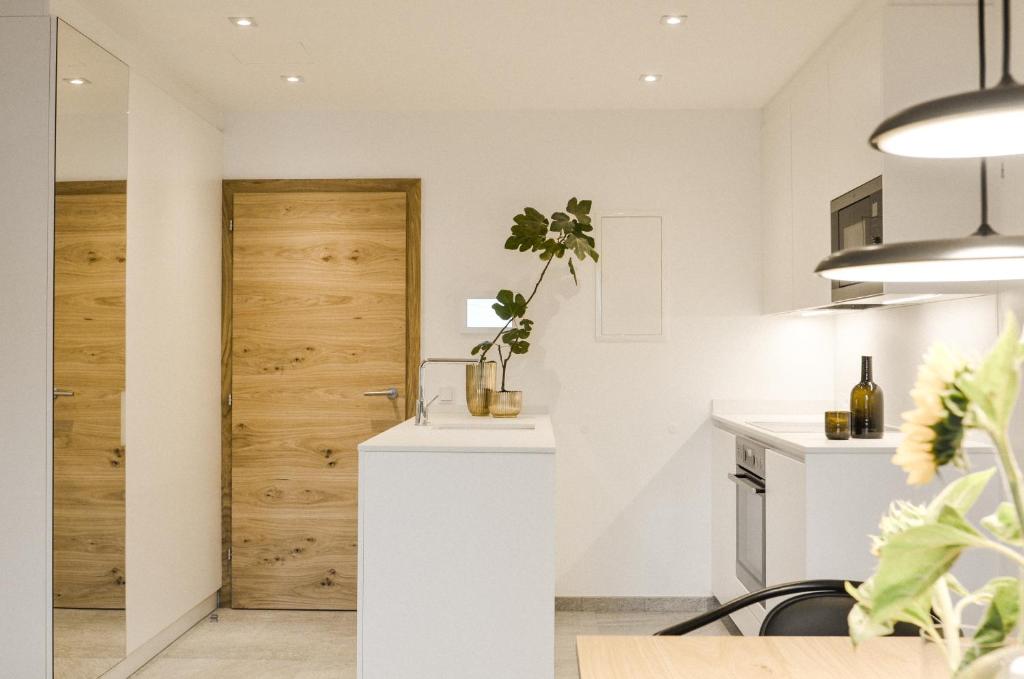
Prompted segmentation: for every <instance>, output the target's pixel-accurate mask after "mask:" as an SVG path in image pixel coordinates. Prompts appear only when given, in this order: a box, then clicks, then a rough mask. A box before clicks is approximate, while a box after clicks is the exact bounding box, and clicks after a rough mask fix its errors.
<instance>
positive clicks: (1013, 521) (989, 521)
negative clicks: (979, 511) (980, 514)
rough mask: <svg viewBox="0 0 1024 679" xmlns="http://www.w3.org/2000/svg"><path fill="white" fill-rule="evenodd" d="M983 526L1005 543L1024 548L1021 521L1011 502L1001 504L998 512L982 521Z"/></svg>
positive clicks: (997, 509)
mask: <svg viewBox="0 0 1024 679" xmlns="http://www.w3.org/2000/svg"><path fill="white" fill-rule="evenodd" d="M981 525H982V526H984V527H985V529H986V530H987V531H988V532H990V533H992V535H995V536H996V537H997V538H999V539H1000V540H1002V541H1003V542H1007V543H1009V544H1011V545H1017V546H1024V540H1022V539H1021V532H1020V520H1019V519H1018V518H1017V511H1016V510H1015V509H1014V508H1013V505H1012V504H1011V503H1009V502H1001V503H999V506H998V507H997V508H996V511H994V512H993V513H991V514H989V515H988V516H986V517H985V518H983V519H982V520H981Z"/></svg>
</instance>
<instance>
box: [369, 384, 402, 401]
mask: <svg viewBox="0 0 1024 679" xmlns="http://www.w3.org/2000/svg"><path fill="white" fill-rule="evenodd" d="M363 396H387V397H388V400H389V401H394V400H395V399H397V398H398V389H396V388H395V387H390V388H388V389H382V390H381V391H364V392H363Z"/></svg>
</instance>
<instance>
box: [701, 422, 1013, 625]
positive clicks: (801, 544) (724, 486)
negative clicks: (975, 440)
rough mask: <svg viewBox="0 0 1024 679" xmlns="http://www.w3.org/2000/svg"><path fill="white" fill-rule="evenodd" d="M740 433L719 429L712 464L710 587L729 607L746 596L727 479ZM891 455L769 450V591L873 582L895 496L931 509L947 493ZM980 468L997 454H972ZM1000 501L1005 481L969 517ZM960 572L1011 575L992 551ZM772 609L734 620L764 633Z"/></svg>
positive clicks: (977, 579)
mask: <svg viewBox="0 0 1024 679" xmlns="http://www.w3.org/2000/svg"><path fill="white" fill-rule="evenodd" d="M735 440H736V439H735V435H734V434H732V433H731V432H729V431H726V430H723V429H720V428H717V427H716V428H715V430H714V437H713V447H714V449H713V451H712V455H713V458H712V464H711V473H712V477H711V495H712V498H711V502H712V506H711V509H712V529H713V531H712V555H711V556H712V558H711V563H712V581H711V588H712V592H713V594H714V595H715V597H716V598H717V599H718V600H719V601H720V602H722V603H724V602H726V601H728V600H730V599H733V598H735V597H737V596H740V595H742V594H746V593H747V590H746V588H745V587H744V585H743V584H742V583H740V581H739V580H738V579H737V578H736V486H735V485H734V484H733V483H732V482H730V481H729V480H728V478H727V474H729V473H731V472H733V471H734V470H735ZM890 457H891V452H890V453H878V452H874V453H869V452H854V453H841V452H836V453H808V454H806V456H804V457H803V459H801V457H800V456H799V455H796V454H794V453H792V452H789V451H779V450H773V449H770V448H769V449H767V451H766V455H765V487H766V492H765V535H766V540H765V542H766V544H765V579H766V581H767V585H768V586H772V585H778V584H781V583H785V582H792V581H795V580H812V579H835V580H865V579H867V578H868V577H870V576H871V574H872V573H873V572H874V569H875V566H876V565H877V560H876V558H875V557H874V556H872V555H871V551H870V546H871V541H870V537H869V536H870V535H873V534H876V533H877V532H878V522H879V519H880V518H881V517H882V516H883V515H884V514H885V513H886V512H887V511H888V508H889V505H890V503H891V502H892V501H893V500H896V499H905V500H910V501H914V502H920V503H926V502H928V501H929V500H930V499H931V498H932V497H933V496H934V495H935V494H936V493H938V491H939V490H940V489H941V485H939V484H932V485H930V486H928V487H926V488H915V487H911V486H908V485H906V478H905V475H904V473H903V472H902V470H900V469H899V468H898V467H896V466H895V465H893V464H892V462H891V461H890ZM971 463H972V465H973V467H974V469H978V470H980V469H986V468H988V467H991V466H994V465H995V464H996V460H995V455H994V454H993V453H972V455H971ZM999 501H1000V487H999V484H998V483H995V482H993V483H991V484H990V485H989V488H988V489H987V491H986V493H985V494H984V495H983V496H982V497H981V499H980V500H979V501H978V503H977V505H976V507H975V509H974V511H972V512H971V514H970V517H969V518H971V519H972V520H973V521H974V522H975V523H976V524H977V522H978V520H979V519H980V518H981V517H982V516H984V515H986V514H988V513H991V512H992V511H994V509H995V507H996V506H997V505H998V504H999ZM953 572H954V573H955V574H956V575H957V577H958V578H960V580H961V581H962V582H963V583H964V584H965V585H967V586H968V587H970V588H976V587H980V586H981V585H982V584H984V583H985V582H987V581H988V580H989V579H990V578H992V577H994V576H996V575H1006V574H1010V571H1009V570H1008V569H1007V567H1006V566H1005V564H1003V563H1002V562H1001V561H999V560H998V559H997V558H996V557H995V556H993V555H991V554H988V553H980V552H971V553H968V554H967V555H966V556H965V557H963V558H962V559H961V560H960V561H959V562H958V563H957V564H956V566H955V567H954V569H953ZM774 603H777V602H770V603H768V604H767V605H766V606H765V607H762V606H758V605H754V606H749V607H747V608H746V609H744V610H743V611H741V612H740V613H738V614H734V615H732V616H731V617H732V619H733V622H735V623H736V625H737V627H739V628H740V630H741V631H742V632H743V633H744V634H745V635H755V634H757V632H758V629H759V627H760V624H761V621H762V619H763V618H764V614H765V611H766V610H768V609H770V608H771V607H772V605H774Z"/></svg>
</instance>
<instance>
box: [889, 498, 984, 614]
mask: <svg viewBox="0 0 1024 679" xmlns="http://www.w3.org/2000/svg"><path fill="white" fill-rule="evenodd" d="M937 520H938V523H933V524H925V525H923V526H915V527H913V528H909V529H907V530H905V531H903V532H902V533H897V534H895V535H892V536H891V537H889V538H888V540H887V541H886V543H885V544H884V545H882V547H881V549H880V553H879V561H878V569H877V570H876V571H875V576H874V578H872V580H873V585H874V591H873V595H872V597H873V606H872V609H871V620H872V621H873V622H875V623H881V622H885V621H886V620H890V619H892V617H893V616H894V615H895V614H897V613H899V612H900V611H901V610H904V609H905V608H906V607H907V606H908V605H909V604H910V602H912V601H913V600H915V599H917V598H918V597H920V596H921V595H922V594H924V593H925V592H927V591H928V590H929V589H930V588H931V586H932V585H933V584H934V583H935V581H936V580H938V579H939V578H940V577H942V576H943V575H945V574H946V572H947V571H949V569H950V568H951V567H952V565H953V564H954V563H955V562H956V560H957V558H958V557H959V556H960V553H961V552H963V550H964V549H965V548H967V547H969V546H971V545H977V544H979V543H981V542H982V541H983V538H981V536H980V535H979V534H978V532H977V531H976V530H974V528H972V527H971V526H970V524H968V523H967V520H966V519H964V517H963V515H961V514H960V513H959V512H958V511H957V510H955V509H953V508H952V507H949V506H948V505H946V506H944V507H943V508H942V510H941V511H940V513H939V516H938V519H937Z"/></svg>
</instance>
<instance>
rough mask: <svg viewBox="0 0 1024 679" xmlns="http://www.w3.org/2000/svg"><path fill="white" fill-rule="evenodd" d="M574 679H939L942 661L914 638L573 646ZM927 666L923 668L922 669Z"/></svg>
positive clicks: (580, 641) (597, 640) (585, 642)
mask: <svg viewBox="0 0 1024 679" xmlns="http://www.w3.org/2000/svg"><path fill="white" fill-rule="evenodd" d="M576 649H577V655H578V657H579V663H580V679H686V678H688V677H694V678H697V677H699V678H700V679H759V678H762V677H772V678H777V677H786V678H787V679H805V678H806V679H821V678H822V677H827V678H828V679H863V678H866V677H878V678H883V677H884V678H885V679H892V678H894V677H900V678H901V679H916V678H917V677H929V676H930V677H942V676H944V674H945V673H944V672H943V669H942V663H941V658H940V657H939V654H938V652H937V650H936V649H932V650H933V651H935V652H934V654H931V653H928V649H927V647H926V645H925V643H924V642H923V641H921V639H919V638H916V637H902V638H894V637H889V638H881V639H872V640H870V641H868V642H867V643H865V644H863V645H862V646H860V647H859V648H857V649H854V648H853V646H852V644H851V643H850V640H849V639H848V638H846V637H710V636H682V637H653V636H651V637H611V636H608V637H595V636H581V637H577V638H576ZM925 663H927V667H926V666H925Z"/></svg>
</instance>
